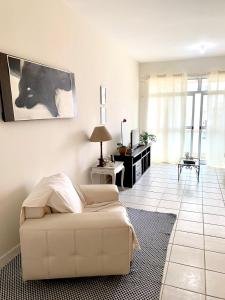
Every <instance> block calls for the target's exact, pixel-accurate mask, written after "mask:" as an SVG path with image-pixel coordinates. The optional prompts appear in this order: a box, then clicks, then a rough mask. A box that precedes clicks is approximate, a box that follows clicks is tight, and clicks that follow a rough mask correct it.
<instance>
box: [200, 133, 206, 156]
mask: <svg viewBox="0 0 225 300" xmlns="http://www.w3.org/2000/svg"><path fill="white" fill-rule="evenodd" d="M201 160H206V130H205V129H203V130H202V134H201Z"/></svg>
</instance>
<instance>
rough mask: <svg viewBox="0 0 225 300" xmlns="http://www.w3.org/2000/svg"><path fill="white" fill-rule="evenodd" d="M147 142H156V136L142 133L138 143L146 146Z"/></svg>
mask: <svg viewBox="0 0 225 300" xmlns="http://www.w3.org/2000/svg"><path fill="white" fill-rule="evenodd" d="M149 142H156V136H155V135H154V134H150V133H148V132H147V131H143V132H142V133H141V134H140V143H141V144H142V145H145V146H146V145H148V143H149Z"/></svg>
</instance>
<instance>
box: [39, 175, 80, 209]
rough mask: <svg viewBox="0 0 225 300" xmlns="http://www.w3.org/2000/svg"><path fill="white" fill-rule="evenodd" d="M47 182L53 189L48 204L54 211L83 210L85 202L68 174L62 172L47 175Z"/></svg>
mask: <svg viewBox="0 0 225 300" xmlns="http://www.w3.org/2000/svg"><path fill="white" fill-rule="evenodd" d="M45 184H47V185H48V186H49V187H50V189H51V195H50V197H49V199H48V206H50V207H51V208H52V210H53V211H54V212H73V213H81V212H82V210H83V203H82V201H81V199H80V197H79V195H78V193H77V191H76V190H75V189H74V187H73V184H72V182H71V180H70V179H69V178H68V176H66V175H65V174H63V173H60V174H56V175H53V176H50V177H47V178H46V181H45Z"/></svg>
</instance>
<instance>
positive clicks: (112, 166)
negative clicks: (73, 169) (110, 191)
mask: <svg viewBox="0 0 225 300" xmlns="http://www.w3.org/2000/svg"><path fill="white" fill-rule="evenodd" d="M120 172H121V187H122V189H123V188H124V187H123V181H124V172H125V168H124V165H123V162H122V161H116V162H115V163H113V162H111V163H107V164H106V165H105V166H104V167H103V168H98V167H92V169H91V182H92V183H94V176H93V175H94V174H99V175H110V176H111V177H112V184H116V174H117V173H120Z"/></svg>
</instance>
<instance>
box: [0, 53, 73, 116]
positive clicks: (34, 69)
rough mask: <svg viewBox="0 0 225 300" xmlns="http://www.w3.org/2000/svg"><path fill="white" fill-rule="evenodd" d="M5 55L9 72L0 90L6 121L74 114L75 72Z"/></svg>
mask: <svg viewBox="0 0 225 300" xmlns="http://www.w3.org/2000/svg"><path fill="white" fill-rule="evenodd" d="M0 58H1V59H3V58H4V56H2V55H1V57H0ZM6 59H7V67H8V73H6V72H5V77H4V82H3V83H5V84H6V86H5V88H4V90H5V93H2V103H3V114H4V120H5V121H18V120H34V119H55V118H73V117H74V114H75V83H74V74H72V73H69V72H65V71H62V70H57V69H54V68H50V67H47V66H44V65H40V64H37V63H33V62H30V61H27V60H24V59H20V58H16V57H13V56H9V55H6ZM0 65H1V67H3V66H4V64H0ZM5 66H6V64H5ZM0 73H1V72H0ZM2 74H4V70H3V72H2ZM6 74H8V77H9V78H8V79H7V78H6ZM8 81H9V82H8ZM3 83H2V82H1V85H2V84H3ZM7 88H8V90H7ZM10 100H11V103H9V102H10Z"/></svg>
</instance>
